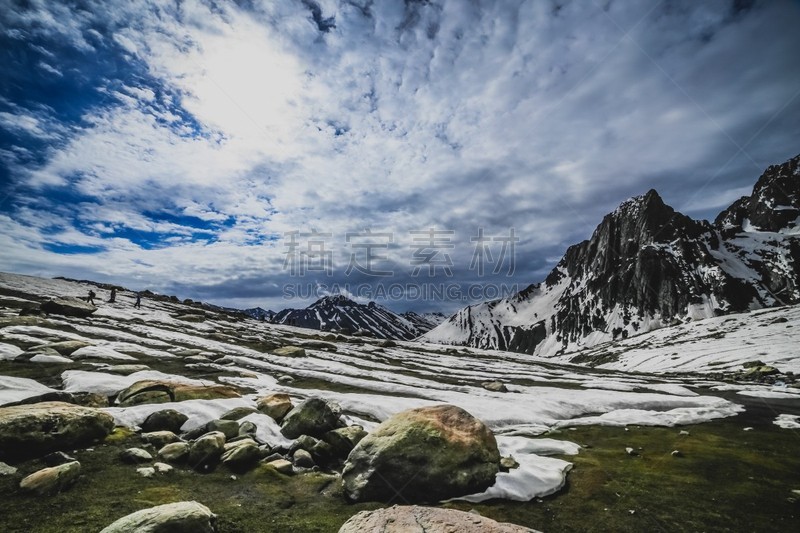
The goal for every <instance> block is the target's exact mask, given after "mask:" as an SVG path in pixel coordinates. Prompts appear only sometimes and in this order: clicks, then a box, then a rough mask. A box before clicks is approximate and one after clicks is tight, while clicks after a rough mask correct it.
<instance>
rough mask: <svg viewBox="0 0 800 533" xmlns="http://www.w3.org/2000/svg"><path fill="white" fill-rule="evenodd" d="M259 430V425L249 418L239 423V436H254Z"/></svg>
mask: <svg viewBox="0 0 800 533" xmlns="http://www.w3.org/2000/svg"><path fill="white" fill-rule="evenodd" d="M257 432H258V426H256V425H255V424H254V423H253V422H250V421H249V420H245V421H244V422H242V423H241V424H239V436H240V437H252V436H253V435H255V434H256V433H257Z"/></svg>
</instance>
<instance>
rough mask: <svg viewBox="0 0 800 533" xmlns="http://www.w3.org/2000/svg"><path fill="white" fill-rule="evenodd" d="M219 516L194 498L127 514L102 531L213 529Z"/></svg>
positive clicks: (206, 532) (203, 532)
mask: <svg viewBox="0 0 800 533" xmlns="http://www.w3.org/2000/svg"><path fill="white" fill-rule="evenodd" d="M216 519H217V517H216V515H214V513H212V512H211V510H209V508H208V507H206V506H205V505H202V504H200V503H197V502H194V501H190V502H177V503H167V504H164V505H158V506H156V507H150V508H148V509H142V510H141V511H136V512H135V513H131V514H129V515H127V516H124V517H122V518H120V519H119V520H117V521H116V522H114V523H113V524H111V525H110V526H108V527H106V528H105V529H103V530H102V531H101V532H100V533H214V532H215V531H216V529H215V527H214V524H215V522H216Z"/></svg>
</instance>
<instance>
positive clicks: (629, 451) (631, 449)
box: [625, 447, 639, 455]
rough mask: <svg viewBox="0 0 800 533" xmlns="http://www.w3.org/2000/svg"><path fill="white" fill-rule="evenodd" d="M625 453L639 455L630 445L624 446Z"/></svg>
mask: <svg viewBox="0 0 800 533" xmlns="http://www.w3.org/2000/svg"><path fill="white" fill-rule="evenodd" d="M625 453H627V454H628V455H639V454H638V452H637V451H636V450H634V449H633V448H631V447H627V448H625Z"/></svg>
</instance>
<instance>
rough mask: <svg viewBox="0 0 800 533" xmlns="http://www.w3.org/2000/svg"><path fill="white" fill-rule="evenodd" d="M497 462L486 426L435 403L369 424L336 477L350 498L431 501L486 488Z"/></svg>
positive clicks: (494, 472)
mask: <svg viewBox="0 0 800 533" xmlns="http://www.w3.org/2000/svg"><path fill="white" fill-rule="evenodd" d="M499 468H500V453H499V451H498V449H497V441H496V440H495V438H494V435H493V434H492V432H491V431H490V430H489V428H488V427H486V425H485V424H484V423H483V422H481V421H480V420H478V419H477V418H475V417H473V416H472V415H471V414H469V413H468V412H466V411H464V410H463V409H461V408H460V407H456V406H453V405H438V406H433V407H423V408H419V409H411V410H408V411H403V412H402V413H398V414H396V415H394V416H393V417H391V418H390V419H388V420H386V421H385V422H383V423H382V424H381V425H379V426H378V427H377V428H375V430H374V431H373V432H372V433H370V434H369V435H367V436H366V437H364V438H363V439H362V440H361V441H360V442H359V443H358V445H356V447H355V448H354V449H353V451H352V452H350V455H349V456H348V457H347V461H346V462H345V466H344V469H343V471H342V483H343V486H344V490H345V494H346V496H347V497H348V498H349V499H350V500H353V501H390V500H393V499H396V498H398V497H400V498H403V499H404V500H405V501H409V502H437V501H440V500H444V499H448V498H455V497H458V496H464V495H467V494H472V493H475V492H481V491H483V490H486V489H487V488H489V487H490V486H492V485H493V484H494V482H495V476H496V475H497V472H498V471H499Z"/></svg>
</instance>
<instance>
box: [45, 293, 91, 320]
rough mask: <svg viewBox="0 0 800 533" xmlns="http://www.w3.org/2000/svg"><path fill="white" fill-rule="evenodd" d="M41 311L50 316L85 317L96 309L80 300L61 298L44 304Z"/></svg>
mask: <svg viewBox="0 0 800 533" xmlns="http://www.w3.org/2000/svg"><path fill="white" fill-rule="evenodd" d="M42 311H44V312H45V313H47V314H52V315H64V316H77V317H87V316H89V315H91V314H92V313H94V312H95V311H97V307H95V306H94V305H92V304H90V303H89V302H87V301H85V300H81V299H80V298H75V297H73V296H63V297H61V298H53V299H52V300H48V301H46V302H44V303H43V304H42Z"/></svg>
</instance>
